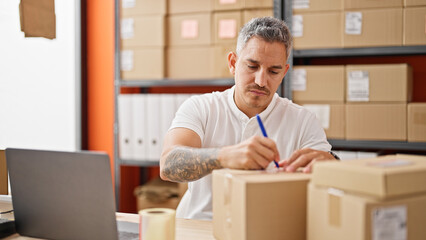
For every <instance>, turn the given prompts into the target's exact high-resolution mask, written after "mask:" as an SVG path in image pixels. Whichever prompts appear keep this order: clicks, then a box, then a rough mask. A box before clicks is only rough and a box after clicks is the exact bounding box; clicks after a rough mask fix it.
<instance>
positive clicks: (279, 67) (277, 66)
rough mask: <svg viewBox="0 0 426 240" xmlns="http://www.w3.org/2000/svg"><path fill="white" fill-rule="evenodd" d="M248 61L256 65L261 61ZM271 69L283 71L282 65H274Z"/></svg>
mask: <svg viewBox="0 0 426 240" xmlns="http://www.w3.org/2000/svg"><path fill="white" fill-rule="evenodd" d="M247 61H249V62H251V63H254V64H259V61H256V60H254V59H251V58H248V59H247ZM271 68H275V69H283V66H281V65H273V66H271Z"/></svg>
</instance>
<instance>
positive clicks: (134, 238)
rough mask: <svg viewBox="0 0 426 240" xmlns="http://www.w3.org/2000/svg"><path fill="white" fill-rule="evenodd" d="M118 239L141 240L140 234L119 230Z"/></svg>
mask: <svg viewBox="0 0 426 240" xmlns="http://www.w3.org/2000/svg"><path fill="white" fill-rule="evenodd" d="M118 239H120V240H139V234H137V233H132V232H123V231H120V232H118Z"/></svg>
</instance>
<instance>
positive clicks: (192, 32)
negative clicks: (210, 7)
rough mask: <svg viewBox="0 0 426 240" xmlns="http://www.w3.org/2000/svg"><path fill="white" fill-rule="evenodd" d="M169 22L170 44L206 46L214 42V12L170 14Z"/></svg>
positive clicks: (174, 45)
mask: <svg viewBox="0 0 426 240" xmlns="http://www.w3.org/2000/svg"><path fill="white" fill-rule="evenodd" d="M167 19H168V20H167V22H168V31H169V32H168V45H169V46H173V47H176V46H203V45H204V46H205V45H210V44H212V42H213V39H212V38H213V37H212V32H213V31H212V21H213V20H212V14H211V13H197V14H182V15H170V16H169V17H168V18H167Z"/></svg>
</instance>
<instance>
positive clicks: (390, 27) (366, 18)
mask: <svg viewBox="0 0 426 240" xmlns="http://www.w3.org/2000/svg"><path fill="white" fill-rule="evenodd" d="M383 2H384V1H383ZM353 12H360V13H361V14H362V23H361V25H362V27H361V33H360V34H348V33H347V32H346V29H345V24H346V22H345V21H346V20H347V16H348V14H351V13H353ZM344 14H345V15H344V17H343V20H344V22H343V46H344V47H374V46H401V45H402V20H403V19H402V8H388V9H370V10H353V11H345V12H344Z"/></svg>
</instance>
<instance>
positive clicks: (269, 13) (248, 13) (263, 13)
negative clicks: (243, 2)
mask: <svg viewBox="0 0 426 240" xmlns="http://www.w3.org/2000/svg"><path fill="white" fill-rule="evenodd" d="M273 16H274V9H272V8H265V9H249V10H243V22H242V23H243V25H244V24H246V23H248V22H249V21H250V20H251V19H252V18H259V17H273ZM238 31H239V29H238Z"/></svg>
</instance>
